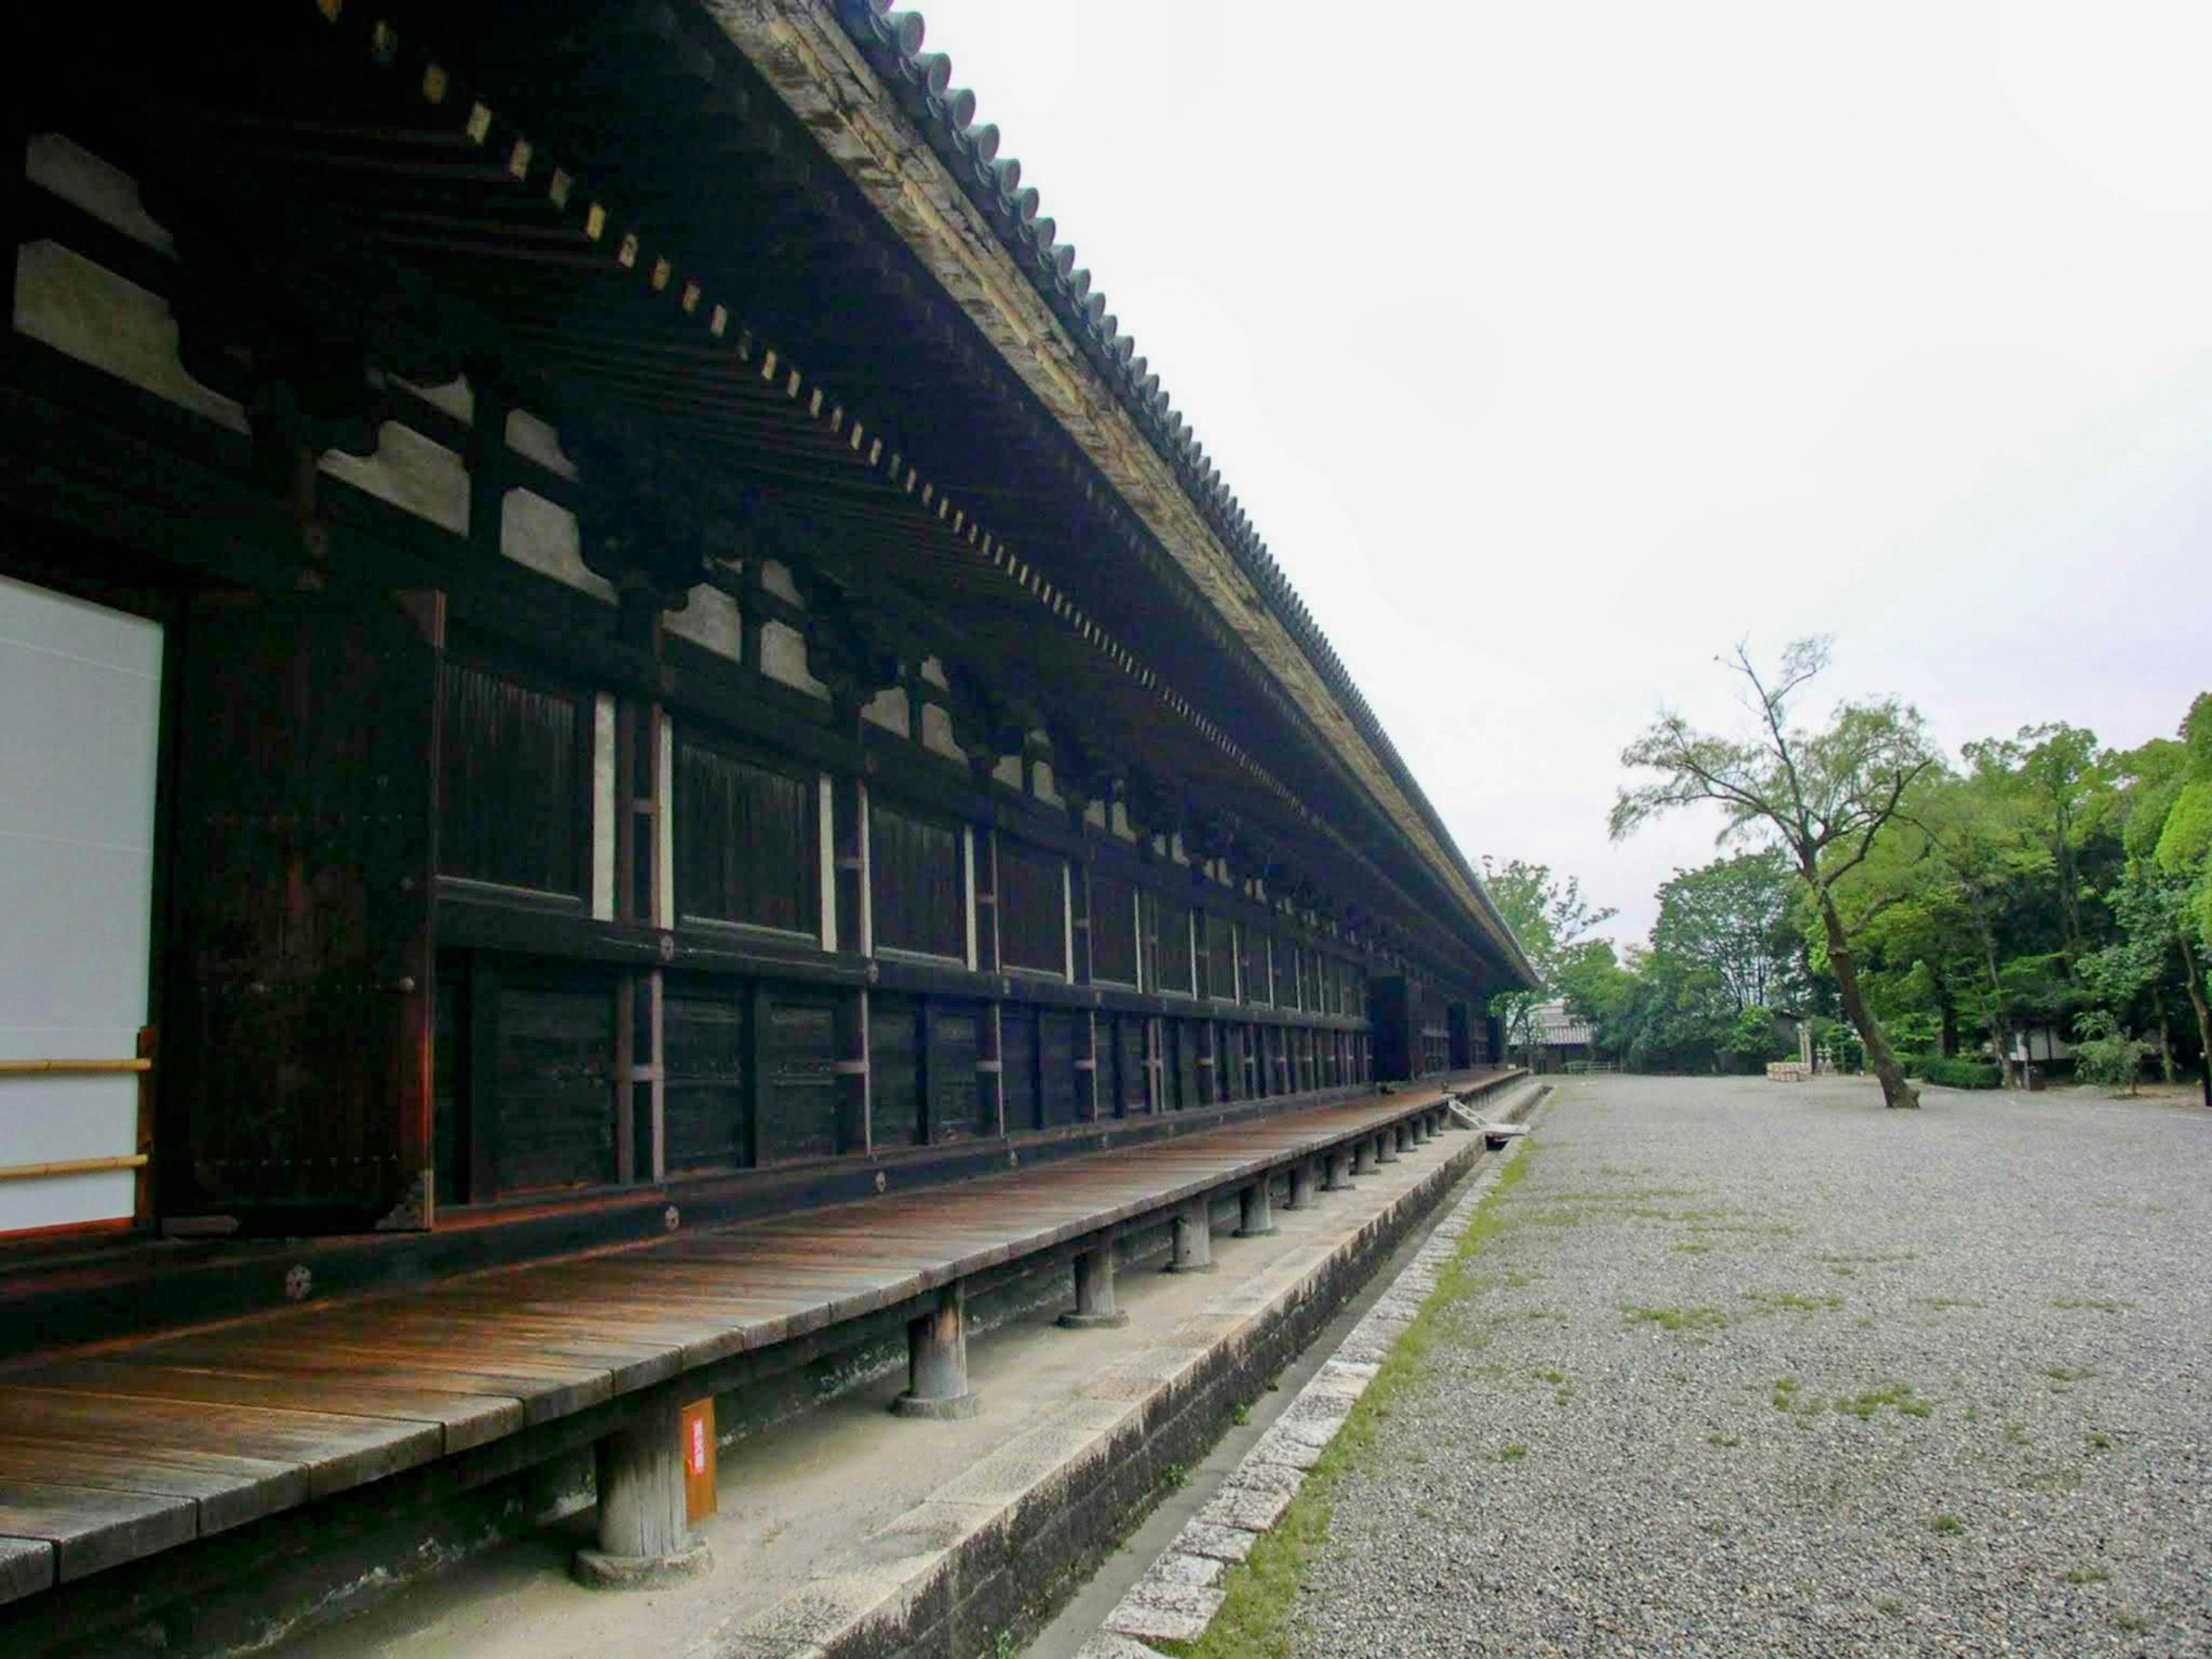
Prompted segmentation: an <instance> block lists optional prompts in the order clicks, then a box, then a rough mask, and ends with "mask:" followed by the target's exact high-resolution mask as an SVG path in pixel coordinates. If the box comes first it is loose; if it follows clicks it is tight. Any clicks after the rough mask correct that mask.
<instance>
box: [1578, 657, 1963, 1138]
mask: <svg viewBox="0 0 2212 1659" xmlns="http://www.w3.org/2000/svg"><path fill="white" fill-rule="evenodd" d="M1828 647H1829V641H1827V640H1826V639H1825V638H1810V639H1802V640H1798V641H1794V642H1792V643H1791V645H1790V647H1789V649H1788V650H1786V651H1785V652H1784V653H1783V658H1782V674H1781V678H1780V679H1779V680H1778V682H1777V683H1776V684H1774V685H1773V686H1772V687H1771V688H1770V687H1769V686H1768V685H1767V684H1766V683H1765V680H1763V679H1762V678H1760V677H1759V671H1758V670H1757V669H1756V668H1755V667H1753V665H1752V661H1751V657H1750V654H1749V653H1748V652H1747V650H1746V649H1745V647H1742V646H1738V647H1736V652H1735V663H1734V667H1735V671H1736V672H1738V673H1740V674H1741V675H1742V676H1743V678H1744V680H1745V682H1746V684H1747V686H1748V688H1749V692H1750V696H1749V697H1748V698H1747V703H1746V706H1747V709H1748V710H1749V712H1750V713H1751V714H1752V715H1753V719H1754V720H1755V722H1756V726H1755V729H1754V732H1753V735H1752V736H1751V737H1749V738H1738V737H1728V736H1723V735H1721V734H1719V733H1716V732H1699V731H1697V730H1695V729H1694V728H1693V727H1692V726H1691V725H1690V723H1689V721H1688V720H1685V719H1684V718H1683V717H1682V716H1681V715H1680V714H1662V715H1661V716H1660V717H1659V718H1658V719H1657V720H1655V721H1654V722H1653V723H1652V724H1651V726H1650V728H1649V729H1647V730H1646V731H1645V732H1644V734H1643V735H1642V736H1640V737H1639V738H1637V739H1636V741H1635V742H1633V743H1632V744H1629V746H1628V747H1627V748H1626V750H1623V751H1622V753H1621V757H1620V759H1621V764H1622V765H1624V766H1627V767H1631V768H1633V769H1638V770H1642V771H1649V772H1655V773H1656V774H1658V776H1657V778H1656V781H1652V782H1649V783H1645V784H1642V785H1639V786H1638V787H1635V788H1624V789H1623V790H1621V792H1620V796H1619V798H1618V799H1616V800H1615V801H1614V802H1613V814H1612V819H1611V829H1612V832H1613V839H1614V840H1615V841H1620V840H1623V839H1625V838H1626V837H1627V836H1631V835H1632V834H1634V833H1635V832H1636V830H1637V829H1639V828H1641V827H1642V826H1643V825H1644V824H1645V823H1649V822H1650V821H1651V820H1652V819H1654V818H1656V817H1661V816H1662V815H1663V814H1665V813H1667V812H1669V811H1674V810H1675V809H1676V808H1678V807H1683V806H1690V805H1698V804H1699V803H1703V802H1708V801H1710V802H1712V803H1714V804H1715V805H1718V806H1719V807H1720V808H1721V810H1722V811H1723V813H1724V814H1725V815H1726V818H1727V823H1726V827H1725V828H1724V829H1723V831H1722V836H1721V839H1722V841H1723V843H1725V842H1729V841H1730V840H1732V839H1737V838H1742V839H1751V840H1765V841H1767V842H1770V843H1771V844H1776V845H1778V846H1779V847H1780V848H1781V850H1782V851H1783V852H1784V854H1785V855H1786V856H1787V857H1788V858H1789V860H1790V862H1791V864H1792V865H1793V866H1795V868H1796V873H1797V876H1798V878H1799V879H1800V880H1802V882H1803V883H1804V885H1805V889H1806V891H1807V894H1808V897H1809V899H1810V902H1812V904H1813V906H1814V910H1815V912H1816V914H1817V915H1818V917H1819V920H1820V927H1821V932H1822V935H1823V937H1824V939H1825V940H1826V945H1827V956H1828V968H1829V971H1830V972H1831V973H1832V974H1833V975H1835V978H1836V990H1837V994H1838V998H1839V999H1840V1000H1841V1001H1842V1003H1843V1007H1844V1017H1845V1018H1848V1019H1849V1020H1850V1023H1851V1026H1852V1029H1853V1030H1857V1032H1858V1034H1859V1037H1860V1040H1861V1041H1862V1042H1864V1043H1865V1044H1866V1051H1867V1060H1868V1062H1869V1064H1870V1065H1871V1066H1873V1067H1874V1072H1875V1076H1876V1077H1877V1078H1879V1079H1881V1093H1882V1099H1883V1101H1884V1102H1885V1103H1887V1105H1889V1106H1891V1107H1893V1108H1900V1107H1917V1106H1918V1105H1919V1103H1920V1097H1919V1095H1918V1093H1917V1091H1915V1090H1914V1089H1913V1087H1912V1085H1911V1083H1910V1082H1909V1081H1907V1079H1906V1078H1905V1069H1904V1067H1903V1066H1899V1064H1898V1062H1897V1056H1896V1054H1894V1053H1893V1052H1892V1051H1891V1048H1890V1046H1889V1039H1888V1038H1887V1036H1884V1035H1883V1033H1882V1030H1881V1024H1880V1023H1879V1022H1878V1021H1877V1020H1876V1019H1875V1016H1874V1013H1873V1012H1872V1010H1871V1009H1869V1007H1868V1006H1867V1001H1866V998H1865V996H1864V995H1863V994H1862V992H1861V990H1860V987H1859V980H1858V973H1857V968H1856V966H1855V964H1854V963H1853V961H1852V957H1851V942H1850V937H1849V936H1848V934H1847V933H1846V932H1845V930H1844V921H1843V917H1842V916H1841V915H1840V914H1839V913H1838V910H1837V908H1836V902H1835V887H1836V884H1837V883H1838V882H1839V881H1841V880H1843V879H1844V878H1845V877H1847V876H1848V875H1850V872H1852V871H1854V870H1856V869H1857V867H1858V866H1860V865H1861V864H1862V863H1863V862H1864V861H1865V860H1866V858H1867V856H1868V854H1869V853H1870V852H1871V851H1872V850H1873V848H1874V845H1875V840H1876V839H1877V837H1879V836H1881V832H1882V830H1883V829H1885V828H1887V825H1888V824H1889V822H1890V820H1891V819H1892V818H1893V817H1894V816H1895V815H1896V812H1897V809H1898V806H1899V803H1901V802H1902V801H1903V800H1904V799H1905V792H1906V791H1907V790H1909V789H1911V787H1912V786H1913V784H1914V783H1915V782H1917V781H1918V780H1919V779H1920V778H1921V777H1922V776H1923V775H1925V774H1927V773H1928V772H1929V771H1930V770H1932V769H1935V768H1936V766H1937V765H1938V760H1937V757H1936V754H1935V752H1934V750H1931V749H1930V748H1929V743H1928V738H1927V734H1926V732H1925V729H1924V727H1923V722H1922V720H1921V718H1920V714H1919V712H1918V711H1917V709H1914V708H1911V707H1909V706H1906V705H1905V704H1901V703H1899V702H1896V701H1895V700H1893V699H1884V700H1882V701H1880V702H1863V703H1852V702H1847V703H1844V704H1843V705H1841V706H1840V707H1839V708H1837V710H1836V712H1835V714H1834V715H1833V716H1832V718H1831V719H1830V720H1829V722H1828V724H1827V725H1826V726H1825V727H1823V728H1821V729H1820V730H1818V731H1808V730H1807V729H1805V728H1804V727H1802V726H1797V725H1796V724H1793V722H1792V720H1791V718H1790V698H1791V697H1792V696H1793V695H1794V694H1795V693H1796V691H1797V690H1799V689H1800V688H1802V686H1804V685H1805V684H1807V683H1808V681H1810V680H1811V679H1813V678H1814V676H1815V675H1817V674H1819V673H1820V671H1821V670H1822V669H1824V668H1826V666H1827V665H1828Z"/></svg>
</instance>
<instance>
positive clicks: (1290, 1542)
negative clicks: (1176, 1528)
mask: <svg viewBox="0 0 2212 1659" xmlns="http://www.w3.org/2000/svg"><path fill="white" fill-rule="evenodd" d="M1535 1151H1536V1149H1535V1146H1534V1144H1533V1143H1532V1142H1530V1141H1526V1140H1524V1141H1522V1143H1521V1150H1520V1152H1519V1153H1518V1155H1516V1157H1515V1158H1513V1159H1512V1161H1511V1162H1510V1163H1509V1164H1506V1165H1505V1167H1504V1169H1503V1170H1500V1171H1499V1172H1498V1180H1497V1182H1496V1183H1495V1184H1494V1185H1493V1186H1492V1188H1491V1189H1490V1190H1489V1191H1488V1192H1487V1193H1486V1194H1483V1198H1482V1202H1481V1203H1480V1204H1478V1205H1477V1206H1475V1211H1474V1216H1473V1217H1472V1218H1470V1219H1469V1221H1468V1228H1467V1231H1466V1233H1465V1235H1464V1236H1462V1238H1461V1239H1460V1242H1459V1249H1457V1250H1455V1252H1453V1254H1452V1256H1451V1259H1450V1260H1449V1261H1447V1262H1445V1264H1444V1267H1443V1272H1441V1273H1438V1274H1437V1288H1436V1290H1435V1291H1433V1292H1432V1293H1431V1295H1430V1297H1429V1298H1428V1300H1427V1301H1425V1302H1424V1303H1423V1304H1421V1310H1420V1311H1419V1313H1417V1314H1415V1315H1414V1316H1413V1322H1412V1323H1411V1324H1409V1325H1407V1327H1406V1328H1405V1329H1404V1330H1403V1331H1401V1332H1400V1333H1399V1335H1398V1340H1396V1341H1395V1342H1394V1343H1392V1344H1391V1345H1390V1352H1389V1353H1388V1354H1386V1355H1384V1356H1383V1364H1382V1368H1381V1369H1380V1370H1377V1371H1376V1374H1375V1376H1374V1377H1373V1378H1372V1379H1371V1380H1370V1382H1369V1383H1368V1384H1367V1387H1366V1389H1365V1391H1364V1392H1363V1393H1362V1394H1361V1395H1360V1396H1359V1398H1358V1400H1357V1401H1354V1402H1353V1404H1352V1413H1351V1415H1350V1416H1348V1417H1346V1419H1345V1421H1344V1426H1343V1427H1342V1428H1340V1429H1339V1430H1338V1431H1337V1432H1336V1437H1335V1438H1334V1440H1331V1441H1330V1442H1329V1443H1328V1449H1326V1450H1324V1451H1323V1452H1322V1455H1321V1461H1320V1462H1318V1463H1316V1464H1315V1465H1314V1466H1313V1468H1310V1469H1309V1470H1307V1471H1306V1477H1305V1480H1304V1482H1303V1484H1301V1485H1300V1486H1299V1487H1298V1495H1297V1497H1296V1498H1292V1499H1291V1506H1290V1508H1289V1509H1287V1510H1285V1511H1284V1512H1283V1516H1282V1518H1281V1519H1280V1520H1279V1521H1278V1522H1275V1524H1274V1526H1273V1528H1271V1529H1269V1530H1268V1531H1267V1532H1264V1533H1261V1534H1260V1536H1259V1538H1258V1540H1257V1541H1255V1543H1254V1544H1253V1546H1252V1553H1251V1554H1250V1555H1249V1557H1247V1558H1246V1559H1244V1560H1243V1561H1241V1562H1239V1563H1238V1564H1237V1565H1235V1566H1232V1567H1231V1568H1230V1569H1229V1572H1228V1576H1227V1577H1225V1579H1224V1580H1223V1581H1222V1588H1223V1589H1225V1591H1226V1592H1227V1593H1228V1599H1227V1600H1226V1601H1224V1602H1223V1603H1222V1604H1221V1610H1220V1611H1219V1612H1218V1613H1215V1614H1214V1615H1213V1622H1212V1624H1210V1625H1208V1626H1206V1634H1205V1635H1203V1636H1201V1637H1200V1638H1198V1639H1197V1640H1196V1641H1194V1642H1165V1641H1160V1640H1158V1639H1157V1638H1155V1639H1153V1640H1152V1643H1151V1645H1152V1646H1153V1647H1155V1648H1158V1650H1160V1651H1161V1652H1163V1653H1166V1654H1170V1655H1174V1656H1177V1659H1281V1656H1282V1655H1284V1654H1285V1653H1286V1652H1287V1651H1288V1650H1289V1640H1290V1629H1289V1626H1290V1619H1291V1612H1292V1610H1293V1609H1294V1608H1295V1607H1296V1605H1297V1595H1298V1586H1299V1584H1300V1583H1301V1582H1302V1581H1303V1580H1304V1577H1305V1574H1306V1569H1307V1568H1308V1566H1310V1565H1311V1564H1312V1562H1313V1559H1314V1558H1315V1556H1316V1555H1317V1554H1318V1553H1320V1551H1321V1547H1322V1544H1323V1543H1324V1542H1326V1541H1327V1540H1328V1517H1329V1510H1330V1506H1331V1502H1332V1500H1333V1498H1334V1496H1335V1492H1336V1487H1337V1483H1338V1482H1339V1481H1340V1480H1343V1479H1344V1477H1345V1474H1346V1472H1347V1471H1349V1470H1350V1469H1351V1468H1352V1465H1353V1464H1354V1463H1355V1462H1357V1461H1358V1458H1359V1456H1360V1455H1361V1454H1362V1453H1363V1452H1364V1451H1365V1450H1366V1449H1367V1448H1368V1447H1369V1446H1370V1445H1371V1444H1372V1443H1374V1439H1375V1427H1376V1419H1378V1418H1382V1417H1387V1416H1389V1412H1390V1407H1391V1405H1392V1403H1393V1402H1394V1401H1396V1399H1397V1398H1398V1396H1399V1395H1401V1394H1402V1393H1403V1392H1404V1391H1405V1389H1406V1388H1407V1385H1408V1384H1409V1383H1412V1381H1413V1378H1414V1377H1415V1376H1417V1375H1418V1374H1419V1371H1420V1369H1421V1365H1422V1363H1423V1361H1424V1360H1425V1358H1427V1356H1428V1352H1429V1349H1430V1347H1431V1345H1432V1344H1433V1343H1434V1342H1435V1340H1436V1337H1437V1329H1436V1327H1437V1320H1438V1319H1439V1317H1440V1316H1442V1315H1443V1311H1444V1310H1446V1309H1448V1308H1449V1307H1450V1306H1451V1305H1452V1304H1455V1303H1456V1302H1460V1301H1463V1300H1465V1299H1466V1298H1468V1297H1471V1296H1473V1295H1474V1294H1475V1293H1476V1292H1477V1291H1480V1289H1481V1288H1482V1286H1483V1281H1482V1280H1481V1279H1480V1278H1479V1277H1478V1276H1477V1275H1476V1274H1474V1273H1472V1272H1471V1271H1470V1270H1469V1267H1468V1263H1469V1262H1470V1261H1472V1260H1473V1258H1474V1256H1475V1255H1476V1254H1477V1253H1478V1252H1480V1250H1481V1249H1482V1247H1483V1245H1484V1243H1486V1241H1487V1240H1489V1239H1491V1238H1493V1237H1496V1236H1497V1235H1498V1233H1499V1232H1500V1231H1503V1230H1504V1228H1505V1227H1506V1226H1507V1225H1510V1224H1508V1223H1507V1222H1506V1220H1505V1218H1504V1217H1503V1216H1502V1215H1501V1214H1499V1212H1498V1200H1500V1199H1502V1198H1504V1196H1505V1194H1507V1193H1509V1192H1510V1191H1512V1189H1513V1188H1515V1187H1516V1186H1518V1185H1519V1184H1520V1182H1521V1181H1522V1178H1523V1177H1524V1176H1527V1175H1528V1160H1529V1159H1530V1158H1532V1157H1534V1154H1535Z"/></svg>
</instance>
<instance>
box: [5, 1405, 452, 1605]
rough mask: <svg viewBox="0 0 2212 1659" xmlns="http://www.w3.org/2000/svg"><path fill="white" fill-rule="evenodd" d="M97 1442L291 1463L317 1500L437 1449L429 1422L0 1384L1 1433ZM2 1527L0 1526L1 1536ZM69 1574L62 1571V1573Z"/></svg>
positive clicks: (440, 1440) (439, 1436) (436, 1432)
mask: <svg viewBox="0 0 2212 1659" xmlns="http://www.w3.org/2000/svg"><path fill="white" fill-rule="evenodd" d="M15 1435H27V1436H29V1437H33V1438H50V1439H51V1438H58V1439H99V1440H103V1441H109V1442H119V1443H126V1444H134V1445H144V1446H149V1447H167V1448H171V1449H177V1450H183V1451H189V1450H192V1449H206V1450H210V1451H220V1452H228V1453H232V1454H234V1455H239V1456H244V1457H257V1456H265V1457H268V1458H270V1459H273V1460H275V1461H276V1462H298V1463H300V1464H301V1466H302V1467H304V1468H306V1469H307V1480H308V1488H309V1491H310V1492H312V1493H313V1495H315V1496H318V1497H319V1496H321V1495H322V1494H323V1493H325V1492H338V1491H343V1489H344V1488H345V1487H347V1486H358V1485H359V1484H360V1483H361V1482H362V1481H364V1480H375V1479H376V1478H377V1477H378V1476H380V1475H386V1474H397V1473H398V1471H399V1470H401V1469H404V1468H413V1467H414V1466H415V1465H416V1464H418V1463H422V1462H428V1460H429V1459H431V1458H433V1457H435V1456H437V1455H439V1453H440V1450H441V1448H442V1447H443V1445H444V1443H445V1435H444V1433H443V1431H441V1430H440V1429H439V1427H438V1426H437V1425H435V1424H433V1423H400V1422H393V1421H391V1420H389V1419H383V1420H379V1419H373V1418H366V1417H343V1416H339V1415H337V1414H335V1413H319V1412H300V1411H278V1410H274V1409H271V1408H270V1407H262V1406H216V1405H210V1404H207V1403H205V1402H203V1401H188V1400H159V1399H149V1398H148V1397H147V1396H145V1395H100V1394H79V1393H75V1392H72V1391H70V1390H68V1389H34V1388H27V1387H25V1386H23V1385H22V1384H21V1383H13V1382H10V1383H6V1384H3V1385H0V1439H5V1438H8V1437H11V1436H15ZM7 1530H9V1529H8V1528H6V1527H4V1526H0V1532H6V1531H7ZM62 1576H63V1577H64V1578H66V1577H68V1576H69V1574H68V1571H67V1570H66V1567H64V1572H63V1575H62Z"/></svg>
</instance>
